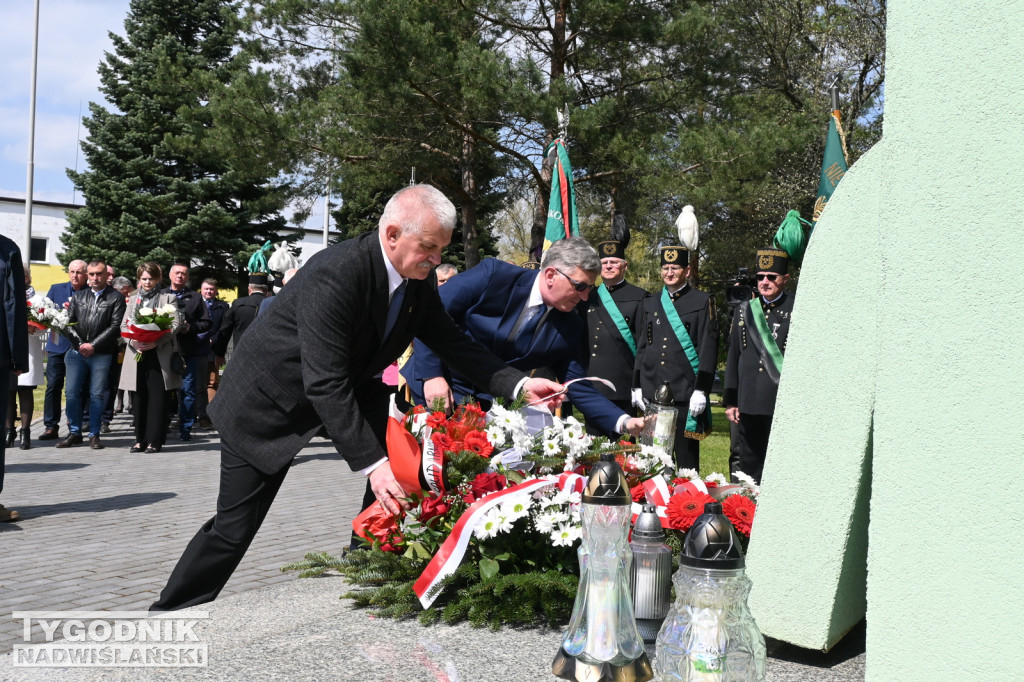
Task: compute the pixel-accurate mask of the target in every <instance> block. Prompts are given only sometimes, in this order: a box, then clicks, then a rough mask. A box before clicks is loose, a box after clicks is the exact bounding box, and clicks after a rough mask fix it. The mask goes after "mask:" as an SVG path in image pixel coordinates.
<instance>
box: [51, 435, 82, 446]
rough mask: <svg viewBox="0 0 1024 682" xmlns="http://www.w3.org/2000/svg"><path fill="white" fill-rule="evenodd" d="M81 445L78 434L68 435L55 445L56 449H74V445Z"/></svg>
mask: <svg viewBox="0 0 1024 682" xmlns="http://www.w3.org/2000/svg"><path fill="white" fill-rule="evenodd" d="M81 444H82V434H80V433H72V434H69V435H68V437H67V438H65V439H64V440H62V441H61V442H59V443H57V447H58V448H70V447H74V446H75V445H81Z"/></svg>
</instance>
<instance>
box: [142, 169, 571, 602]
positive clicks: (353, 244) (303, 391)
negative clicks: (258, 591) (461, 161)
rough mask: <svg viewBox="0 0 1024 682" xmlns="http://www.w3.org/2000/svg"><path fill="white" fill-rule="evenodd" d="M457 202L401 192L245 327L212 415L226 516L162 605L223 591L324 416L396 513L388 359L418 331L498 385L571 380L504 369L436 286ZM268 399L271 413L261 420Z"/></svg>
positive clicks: (550, 386)
mask: <svg viewBox="0 0 1024 682" xmlns="http://www.w3.org/2000/svg"><path fill="white" fill-rule="evenodd" d="M454 227H455V207H454V206H453V205H452V203H451V202H450V201H448V199H447V198H446V197H445V196H444V195H443V194H442V193H441V192H439V191H438V190H436V189H434V188H433V187H430V186H428V185H414V186H412V187H406V188H405V189H403V190H401V191H399V192H398V193H397V194H395V196H393V197H392V198H391V200H390V201H389V202H388V204H387V206H386V207H385V208H384V213H383V215H382V216H381V218H380V226H379V229H378V231H377V233H376V234H374V233H368V234H364V235H362V236H361V237H358V238H356V239H351V240H349V241H346V242H343V243H341V244H336V245H334V246H332V247H330V248H328V249H325V250H323V251H321V252H320V253H318V254H316V255H315V256H313V257H312V258H310V259H309V261H308V262H307V263H306V264H305V265H304V266H303V267H302V268H301V269H300V270H299V271H298V273H297V274H296V275H295V277H294V279H292V280H291V281H290V282H289V284H288V286H286V287H284V289H283V290H282V291H281V294H279V295H280V296H281V300H280V301H278V302H277V304H275V305H274V306H273V307H272V308H271V309H270V310H269V311H268V312H267V313H266V314H264V315H260V316H258V317H257V318H256V321H255V322H253V324H252V326H251V327H250V328H249V330H248V331H247V333H246V334H245V335H244V336H242V337H241V340H240V342H239V344H238V347H237V348H236V349H235V352H234V355H233V356H232V359H231V362H230V363H228V367H227V370H226V371H225V372H224V376H223V378H222V379H221V387H220V390H219V391H218V393H217V397H216V398H215V399H214V400H213V402H211V403H210V407H209V412H210V416H211V417H212V418H213V421H214V423H215V424H216V425H217V428H218V430H219V431H220V434H221V479H220V496H219V497H218V499H217V514H216V516H214V517H213V518H212V519H210V520H209V521H208V522H207V523H206V524H205V525H204V526H203V527H202V528H201V529H200V530H199V533H198V534H197V535H196V536H195V537H194V538H193V539H192V541H191V542H190V543H189V545H188V547H186V549H185V552H184V554H183V555H182V557H181V559H180V560H179V561H178V565H177V566H176V567H175V568H174V571H173V572H172V573H171V577H170V579H169V580H168V582H167V586H166V587H165V588H164V590H163V592H161V594H160V599H159V600H157V602H156V603H155V604H153V606H152V607H151V610H154V611H167V610H174V609H181V608H186V607H189V606H195V605H197V604H203V603H205V602H209V601H212V600H213V599H215V598H216V597H217V594H218V593H219V592H220V590H221V589H222V588H223V587H224V585H225V584H226V583H227V581H228V578H230V577H231V573H232V572H233V571H234V569H235V568H236V567H237V566H238V563H239V562H240V561H241V560H242V556H243V555H244V554H245V551H246V550H247V549H248V547H249V544H250V542H252V539H253V537H254V536H255V535H256V531H257V530H258V529H259V526H260V524H261V523H262V522H263V519H264V517H265V516H266V514H267V511H268V510H269V508H270V504H271V502H273V499H274V496H275V495H276V494H277V490H278V489H279V488H280V486H281V483H282V482H283V481H284V477H285V474H286V473H287V471H288V465H289V464H290V463H291V461H292V459H293V458H294V457H295V455H296V454H297V453H298V452H299V451H300V450H301V449H302V447H303V446H305V445H306V443H308V442H309V441H310V439H311V438H312V437H313V436H314V435H315V434H316V433H317V431H319V430H320V428H321V426H323V427H325V428H326V430H327V433H328V435H329V436H330V438H331V440H332V441H333V442H334V446H335V447H336V448H337V450H338V452H339V453H341V455H342V456H343V457H344V458H345V460H346V461H347V462H348V465H349V466H350V467H351V468H352V470H353V471H357V472H360V473H362V474H364V475H366V476H367V477H368V479H369V488H370V490H372V493H373V495H375V496H376V498H377V499H378V500H380V502H381V503H382V504H383V505H384V506H385V507H386V508H387V509H388V510H389V511H391V512H392V513H397V512H398V511H399V509H400V506H401V505H402V504H403V503H402V502H401V498H402V497H403V496H404V495H405V493H404V492H403V491H402V488H401V486H400V485H399V483H398V482H397V481H396V480H395V477H394V474H393V473H392V472H391V466H390V464H389V463H388V460H387V452H386V450H385V446H384V433H385V429H386V424H387V408H388V398H389V391H388V387H387V386H385V385H384V383H383V382H382V381H381V380H380V375H381V373H382V372H383V371H384V369H385V368H386V367H387V366H388V365H390V364H391V363H392V362H393V361H394V360H395V358H397V357H398V356H399V355H400V354H401V353H402V351H403V350H405V348H406V346H408V345H409V343H410V342H411V341H412V340H413V338H416V337H418V338H420V339H423V340H424V341H425V342H427V343H429V344H430V346H431V348H433V349H435V351H436V352H437V353H438V355H440V356H441V357H442V359H443V360H444V361H445V362H446V363H448V364H450V365H451V366H453V367H455V368H456V369H457V370H458V371H459V372H461V373H463V374H464V375H465V376H467V377H470V378H471V379H472V380H473V381H474V382H475V383H477V384H479V385H481V386H486V387H489V390H490V392H491V393H492V394H494V395H503V396H510V397H511V396H514V395H516V394H518V392H519V391H520V390H523V389H525V390H526V391H528V392H529V393H530V394H531V395H532V396H536V397H538V398H542V399H543V398H547V399H548V402H549V404H551V405H552V406H553V405H554V404H557V403H558V402H560V401H561V396H560V395H558V396H556V395H555V394H557V393H559V392H560V391H561V390H562V387H561V386H560V385H559V384H556V383H554V382H551V381H547V380H545V379H530V378H528V377H527V376H526V375H525V374H523V373H522V372H520V371H518V370H516V369H512V368H509V367H506V366H505V365H504V364H503V363H502V362H501V361H500V360H498V359H497V358H496V357H494V356H493V355H491V354H490V353H489V352H487V351H486V350H485V349H484V348H483V347H481V346H479V345H478V344H476V343H475V342H473V341H471V340H470V339H469V338H467V337H466V336H465V335H464V334H463V333H462V331H461V330H459V328H458V327H457V326H455V323H454V322H452V320H451V318H450V317H449V316H448V314H447V313H446V312H445V310H444V306H442V305H441V299H440V298H439V297H438V295H437V280H436V277H435V275H434V267H435V266H436V265H438V264H439V263H440V256H441V249H442V248H443V247H444V246H445V245H447V244H448V242H449V241H451V234H452V229H454ZM254 404H259V406H260V408H259V409H260V415H259V417H260V418H259V419H253V418H252V409H253V405H254Z"/></svg>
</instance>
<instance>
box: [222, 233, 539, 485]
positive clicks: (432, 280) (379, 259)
mask: <svg viewBox="0 0 1024 682" xmlns="http://www.w3.org/2000/svg"><path fill="white" fill-rule="evenodd" d="M278 296H279V297H280V300H279V301H278V302H277V303H275V304H274V305H273V306H272V307H271V308H270V309H269V310H268V311H267V312H266V313H264V314H263V315H259V316H258V317H257V318H256V320H255V322H253V323H252V326H251V327H249V330H248V331H247V332H246V334H245V335H244V336H242V338H241V339H240V340H239V343H238V345H237V346H236V347H235V351H234V354H233V355H232V357H231V361H230V362H229V363H228V366H227V369H226V370H225V372H224V377H223V379H222V380H221V385H220V390H218V391H217V397H216V398H214V400H213V401H212V402H211V403H210V407H209V413H210V417H211V419H212V420H213V421H214V423H215V424H217V429H218V430H219V431H220V434H221V437H222V439H223V441H224V442H225V443H226V444H230V446H231V449H232V452H235V453H236V454H238V456H239V457H241V458H242V459H244V460H245V461H247V462H248V463H249V464H251V465H252V466H254V467H256V468H257V469H259V470H260V471H263V472H265V473H274V472H276V471H280V470H281V469H282V468H284V467H285V466H287V465H288V463H289V462H290V461H291V460H292V458H294V457H295V455H296V453H298V452H299V450H300V449H302V447H303V446H304V445H305V444H306V443H308V442H309V440H310V439H311V438H312V437H313V436H314V435H315V434H316V432H317V431H318V430H319V429H320V426H321V424H322V425H323V426H325V427H326V429H327V433H328V435H329V436H330V437H331V440H332V441H333V442H334V446H335V447H336V448H337V449H338V452H339V453H341V455H342V456H343V457H344V458H345V460H346V461H347V462H348V464H349V466H350V467H351V468H352V469H353V470H355V471H358V470H360V469H364V468H366V467H368V466H369V465H371V464H373V463H374V462H377V461H379V460H380V459H381V458H383V457H384V456H385V454H386V453H385V451H384V447H383V446H382V445H381V443H380V441H379V440H378V437H377V435H375V434H377V433H382V432H383V429H382V425H383V423H384V421H385V420H386V419H387V412H386V402H385V403H384V406H383V408H382V407H381V406H380V405H379V403H378V401H377V396H379V395H381V390H380V389H381V388H382V387H383V384H382V383H381V381H380V379H379V378H378V377H379V376H380V373H381V372H382V371H384V369H385V368H386V367H387V366H388V365H389V364H391V363H392V362H393V361H394V360H395V359H396V358H397V357H398V356H399V355H401V354H402V351H404V350H405V348H406V347H407V346H408V345H409V343H410V342H411V341H412V340H413V338H416V337H419V338H420V339H423V340H424V341H425V342H427V343H429V344H430V346H431V348H433V349H434V351H435V352H437V353H438V355H440V356H441V357H442V359H443V360H444V361H445V362H446V363H448V364H450V365H451V366H452V367H455V368H456V369H457V370H458V371H459V372H461V373H463V374H465V375H466V376H467V377H470V379H472V380H473V381H474V382H476V383H477V384H479V385H482V386H486V387H488V389H489V390H490V391H491V392H492V393H493V394H495V395H503V396H511V395H512V392H513V391H514V389H515V386H516V384H517V383H518V382H519V381H520V380H521V379H523V378H524V377H525V376H526V375H525V374H523V373H522V372H520V371H518V370H515V369H511V368H508V367H506V366H505V365H504V364H503V363H502V362H501V361H500V360H498V359H497V358H496V357H494V356H493V355H491V354H490V353H488V352H487V351H486V350H484V349H483V348H482V347H481V346H479V345H478V344H477V343H475V342H474V341H472V340H471V339H469V338H467V337H466V335H465V334H463V333H462V331H461V330H460V329H459V328H458V327H456V326H455V323H454V322H452V319H451V318H450V317H449V316H448V314H447V313H446V312H445V310H444V307H443V306H442V305H441V299H440V298H439V297H438V295H437V278H436V277H435V276H434V273H433V272H431V273H430V275H429V276H428V277H427V278H426V279H424V280H414V279H410V280H409V282H408V286H407V288H406V291H405V296H404V299H403V301H402V307H401V309H400V310H399V313H398V318H397V321H396V322H395V325H394V328H393V329H392V330H391V333H390V334H388V336H387V338H383V336H384V325H385V322H386V319H387V311H388V276H387V270H386V268H385V265H384V254H383V253H382V251H381V247H380V241H379V238H378V236H377V233H376V232H369V233H367V234H365V235H362V236H361V237H357V238H356V239H350V240H348V241H345V242H341V243H340V244H335V245H334V246H331V247H329V248H327V249H324V250H323V251H320V252H319V253H317V254H316V255H314V256H313V257H312V258H310V259H309V261H308V262H307V263H306V264H305V265H303V266H302V268H300V269H299V271H298V272H297V273H296V274H295V276H294V278H293V279H292V280H291V281H289V283H288V286H286V287H284V288H283V289H282V290H281V293H280V294H278ZM371 422H372V423H373V424H376V427H375V426H373V425H371Z"/></svg>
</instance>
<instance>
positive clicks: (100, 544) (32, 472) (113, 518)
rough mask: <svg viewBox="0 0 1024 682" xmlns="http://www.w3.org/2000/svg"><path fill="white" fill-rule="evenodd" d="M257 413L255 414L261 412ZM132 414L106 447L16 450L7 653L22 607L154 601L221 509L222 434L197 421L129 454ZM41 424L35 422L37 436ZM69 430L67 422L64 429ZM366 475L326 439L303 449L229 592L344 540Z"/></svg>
mask: <svg viewBox="0 0 1024 682" xmlns="http://www.w3.org/2000/svg"><path fill="white" fill-rule="evenodd" d="M253 418H254V419H259V415H258V414H254V415H253ZM130 420H131V418H130V416H127V415H115V420H114V422H113V423H112V424H111V429H112V433H110V434H109V435H104V436H102V439H103V443H104V444H105V445H106V446H107V447H106V449H104V450H91V449H89V447H88V446H87V445H86V446H78V447H74V448H68V449H62V450H58V449H56V448H55V447H54V444H55V443H56V441H44V442H38V441H37V442H35V443H34V444H33V447H32V449H31V450H19V449H18V448H17V447H16V446H15V448H13V449H8V450H7V471H6V477H5V481H4V491H3V497H2V499H0V502H2V503H3V504H4V505H5V506H6V507H8V508H9V509H16V510H18V511H19V512H20V513H21V518H20V519H19V520H18V521H17V522H16V523H0V557H2V571H0V652H6V651H10V650H11V648H12V646H13V645H14V644H15V643H16V642H18V641H20V640H21V636H22V635H21V625H20V623H16V622H14V621H13V619H12V618H11V614H12V613H13V612H14V611H35V610H55V611H59V610H63V611H68V610H89V611H133V610H145V609H147V608H149V605H150V604H152V603H153V601H154V600H155V599H156V597H157V595H158V593H159V591H160V590H161V589H162V588H163V586H164V583H165V582H166V580H167V577H168V575H170V572H171V569H172V568H173V567H174V564H175V563H176V562H177V560H178V557H180V556H181V552H182V551H183V550H184V549H185V545H186V544H187V543H188V541H189V540H190V539H191V537H192V536H193V535H194V534H195V533H196V531H198V530H199V527H200V526H201V525H202V524H203V523H205V522H206V521H207V519H209V518H210V517H211V516H212V515H213V512H214V510H215V507H216V501H217V486H218V477H219V468H220V449H219V438H218V437H217V434H216V432H213V431H208V430H202V429H197V430H195V431H193V433H192V437H193V439H192V440H191V441H189V442H181V441H178V440H176V438H175V436H176V431H175V430H174V429H172V431H171V436H170V440H168V442H167V444H166V445H165V446H164V449H163V451H162V452H160V453H156V454H143V453H139V454H131V453H129V452H128V449H129V448H130V447H131V446H132V445H133V444H134V438H133V434H132V430H131V429H130V428H129V423H130ZM41 432H42V424H41V423H37V424H36V425H35V426H34V428H33V433H35V434H39V433H41ZM63 433H64V431H62V434H63ZM364 486H365V479H364V478H363V477H362V476H359V475H358V474H354V473H352V472H351V471H350V470H349V468H348V465H347V464H345V462H344V460H343V459H342V458H341V456H340V455H339V454H338V453H337V452H336V451H335V450H334V448H333V447H332V446H331V444H330V442H329V441H326V440H321V439H314V440H313V442H312V443H311V444H310V445H309V446H307V447H306V449H305V450H303V451H302V452H301V453H300V454H299V456H298V457H296V459H295V462H294V464H293V466H292V468H291V471H290V472H289V474H288V477H287V478H286V479H285V482H284V485H283V486H282V488H281V491H280V493H279V494H278V496H277V499H276V501H275V502H274V505H273V507H272V508H271V510H270V513H269V514H268V515H267V518H266V520H265V521H264V524H263V527H262V528H261V529H260V532H259V534H257V536H256V540H255V541H254V542H253V544H252V546H251V547H250V548H249V552H248V553H247V554H246V556H245V559H244V560H243V561H242V563H241V565H240V566H239V567H238V570H236V571H235V574H234V576H233V577H232V578H231V580H230V582H228V584H227V587H226V588H225V589H224V592H223V593H222V594H223V595H227V594H234V593H239V592H245V591H248V590H252V589H255V588H258V587H262V586H265V585H271V584H273V583H277V582H281V581H285V580H295V579H296V578H295V574H294V573H281V572H280V571H279V570H278V569H279V568H280V567H281V566H282V565H284V564H286V563H288V562H291V561H295V560H297V559H300V558H302V555H303V554H304V553H305V552H306V551H312V550H322V551H328V552H331V553H334V554H337V553H339V552H340V551H341V549H342V547H344V546H347V544H348V541H349V538H350V535H351V525H350V524H351V521H352V518H353V517H354V516H355V514H356V513H357V512H358V510H359V503H360V501H361V500H362V495H363V488H364Z"/></svg>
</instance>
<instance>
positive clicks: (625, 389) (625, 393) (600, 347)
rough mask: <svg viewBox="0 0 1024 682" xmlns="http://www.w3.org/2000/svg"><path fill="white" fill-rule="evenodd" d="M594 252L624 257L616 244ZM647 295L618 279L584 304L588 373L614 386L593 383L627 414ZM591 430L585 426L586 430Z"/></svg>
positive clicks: (602, 247) (601, 246) (599, 288)
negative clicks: (588, 360) (612, 387)
mask: <svg viewBox="0 0 1024 682" xmlns="http://www.w3.org/2000/svg"><path fill="white" fill-rule="evenodd" d="M597 251H598V254H600V256H601V257H602V258H623V256H624V253H623V249H622V245H621V243H619V242H617V241H607V242H601V243H600V244H598V245H597ZM623 259H624V258H623ZM648 295H649V294H648V293H647V291H646V290H644V289H641V288H640V287H638V286H635V285H633V284H630V283H629V282H626V281H625V280H621V281H619V282H618V283H616V284H612V285H610V286H609V285H606V284H603V283H602V284H601V285H600V286H599V287H597V290H596V291H595V293H593V294H591V295H590V300H589V301H587V303H586V304H585V306H586V307H585V310H586V317H587V354H588V355H589V356H590V362H589V367H588V372H587V373H588V374H590V375H591V376H598V377H601V378H602V379H607V380H608V381H610V382H612V383H613V384H615V390H612V389H610V388H608V387H607V386H605V385H603V384H599V383H596V382H595V384H594V387H595V388H596V389H597V390H598V392H599V393H601V394H602V395H603V396H605V397H606V398H608V399H609V400H611V401H612V402H613V403H615V405H616V406H617V407H619V408H621V409H623V410H624V411H626V412H628V413H629V414H635V410H634V409H633V407H632V404H631V401H630V388H631V387H632V385H633V366H634V364H635V361H636V345H637V339H638V338H639V336H640V322H641V319H642V317H643V303H644V299H645V298H647V296H648ZM591 429H592V427H589V426H588V431H591ZM594 433H596V431H594Z"/></svg>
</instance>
